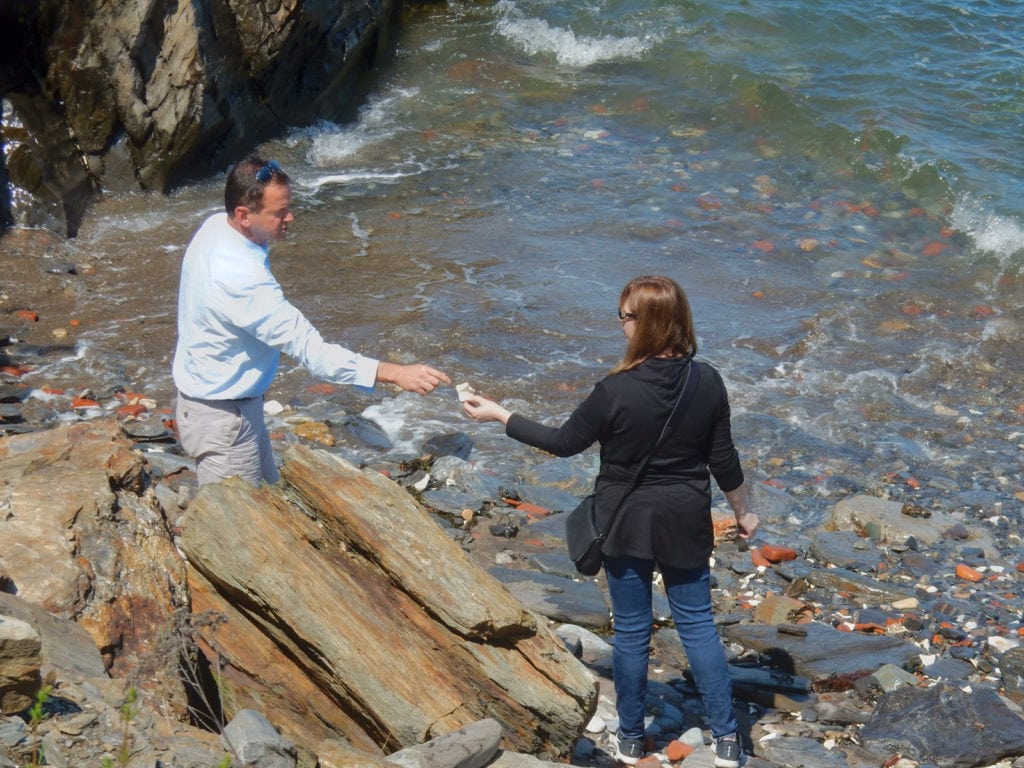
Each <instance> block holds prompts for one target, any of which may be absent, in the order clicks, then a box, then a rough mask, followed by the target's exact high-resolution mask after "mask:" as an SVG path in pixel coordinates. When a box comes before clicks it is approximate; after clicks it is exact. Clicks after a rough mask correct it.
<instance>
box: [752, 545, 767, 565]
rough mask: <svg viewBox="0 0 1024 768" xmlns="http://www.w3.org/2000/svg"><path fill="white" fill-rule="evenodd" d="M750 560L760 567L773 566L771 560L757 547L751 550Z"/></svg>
mask: <svg viewBox="0 0 1024 768" xmlns="http://www.w3.org/2000/svg"><path fill="white" fill-rule="evenodd" d="M750 561H751V562H752V563H753V564H754V565H755V566H757V567H758V568H768V567H769V566H771V562H770V561H769V560H768V558H766V557H765V556H764V555H762V554H761V551H760V550H759V549H758V548H757V547H754V548H753V549H751V550H750Z"/></svg>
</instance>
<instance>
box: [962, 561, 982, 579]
mask: <svg viewBox="0 0 1024 768" xmlns="http://www.w3.org/2000/svg"><path fill="white" fill-rule="evenodd" d="M956 575H957V578H960V579H963V580H964V581H981V580H982V579H983V578H985V577H984V575H982V574H981V573H980V572H979V571H978V570H976V569H975V568H971V566H969V565H967V564H966V563H957V564H956Z"/></svg>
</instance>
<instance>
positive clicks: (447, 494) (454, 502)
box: [420, 488, 484, 517]
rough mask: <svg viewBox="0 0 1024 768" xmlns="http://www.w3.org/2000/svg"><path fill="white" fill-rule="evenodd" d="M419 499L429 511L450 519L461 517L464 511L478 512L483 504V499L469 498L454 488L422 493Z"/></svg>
mask: <svg viewBox="0 0 1024 768" xmlns="http://www.w3.org/2000/svg"><path fill="white" fill-rule="evenodd" d="M420 499H421V500H422V501H423V503H424V504H426V505H427V506H428V507H430V508H431V509H436V510H437V511H438V512H443V513H444V514H446V515H450V516H452V517H461V516H462V510H464V509H470V510H474V511H475V510H478V509H480V507H482V506H483V503H484V499H482V498H480V497H478V496H470V495H469V494H468V493H463V492H462V491H459V490H456V489H455V488H438V489H437V490H428V491H424V492H423V494H422V495H421V497H420Z"/></svg>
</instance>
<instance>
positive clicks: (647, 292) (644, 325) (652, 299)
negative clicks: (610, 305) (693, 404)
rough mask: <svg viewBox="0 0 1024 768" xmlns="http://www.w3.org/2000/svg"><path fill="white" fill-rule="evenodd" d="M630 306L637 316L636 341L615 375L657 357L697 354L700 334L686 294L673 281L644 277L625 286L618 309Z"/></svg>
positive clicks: (634, 337) (616, 369)
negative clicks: (694, 323) (696, 330)
mask: <svg viewBox="0 0 1024 768" xmlns="http://www.w3.org/2000/svg"><path fill="white" fill-rule="evenodd" d="M624 306H629V308H630V311H631V312H632V313H633V314H635V315H636V320H634V321H633V322H635V323H636V327H635V328H634V329H633V337H632V338H631V339H630V340H629V344H628V345H627V346H626V354H625V356H624V357H623V358H622V361H621V362H620V363H619V364H618V365H616V366H615V368H613V369H612V373H621V372H622V371H630V370H632V369H634V368H636V367H637V366H638V365H640V364H641V363H642V362H644V360H647V359H648V358H650V357H654V356H655V355H660V354H662V353H668V354H671V355H686V356H688V357H692V356H693V355H695V354H697V334H696V332H695V331H694V329H693V314H692V313H691V312H690V302H689V300H688V299H687V298H686V292H685V291H684V290H683V289H682V287H681V286H680V285H679V283H677V282H676V281H675V280H673V279H672V278H670V277H663V276H661V275H645V276H644V277H635V278H633V279H632V280H630V281H629V282H628V283H626V287H625V288H623V289H622V294H621V295H620V296H619V307H620V308H621V307H624Z"/></svg>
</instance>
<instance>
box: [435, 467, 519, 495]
mask: <svg viewBox="0 0 1024 768" xmlns="http://www.w3.org/2000/svg"><path fill="white" fill-rule="evenodd" d="M430 471H431V474H432V475H433V476H434V478H436V479H437V480H438V481H439V482H442V483H450V484H451V485H453V486H455V488H457V489H458V490H460V491H462V492H463V493H467V494H469V495H470V496H476V497H478V498H480V499H491V500H494V501H497V500H499V499H502V498H505V497H506V496H508V494H510V493H511V494H514V496H511V497H510V498H515V499H518V498H519V494H518V492H516V491H515V490H513V488H512V487H510V484H509V483H508V481H506V480H503V479H501V478H499V477H495V476H494V475H488V474H486V473H484V472H481V471H480V470H478V469H477V468H476V467H474V466H473V465H472V464H470V463H469V462H468V461H466V460H465V459H460V458H459V457H458V456H442V457H440V458H439V459H437V460H436V461H435V462H434V463H433V464H432V465H431V468H430ZM503 490H504V493H503Z"/></svg>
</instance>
